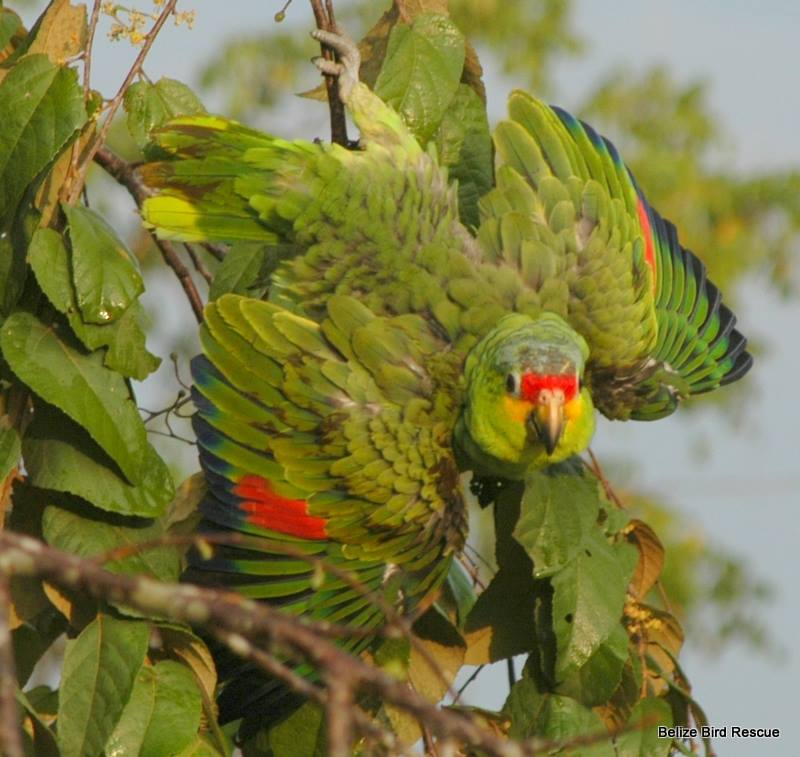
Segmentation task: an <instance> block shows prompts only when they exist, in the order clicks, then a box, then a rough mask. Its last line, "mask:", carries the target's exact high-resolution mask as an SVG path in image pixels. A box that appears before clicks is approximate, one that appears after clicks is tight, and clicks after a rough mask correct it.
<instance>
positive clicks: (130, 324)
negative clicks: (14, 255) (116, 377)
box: [28, 229, 161, 381]
mask: <svg viewBox="0 0 800 757" xmlns="http://www.w3.org/2000/svg"><path fill="white" fill-rule="evenodd" d="M69 255H70V253H69V250H68V249H67V247H66V245H65V244H64V240H63V238H62V236H61V235H60V234H58V233H57V232H55V231H53V229H38V230H37V231H36V233H35V234H34V235H33V238H32V239H31V244H30V247H29V248H28V262H29V263H30V266H31V268H32V270H33V273H34V275H35V276H36V281H37V282H38V284H39V286H40V287H41V289H42V291H43V292H44V293H45V295H47V299H48V300H50V302H51V303H52V304H53V307H55V308H56V310H58V311H59V312H60V313H63V314H64V315H66V316H67V320H68V321H69V325H70V327H71V328H72V330H73V331H74V332H75V335H76V336H77V337H78V339H80V340H81V342H82V343H83V345H84V346H85V347H86V348H87V349H90V350H96V349H98V348H100V347H108V351H107V352H106V353H105V358H104V361H103V362H104V364H105V365H106V366H107V367H108V368H110V369H111V370H113V371H117V372H118V373H121V374H122V375H123V376H129V377H131V378H135V379H137V380H139V381H143V380H144V379H145V378H147V376H148V375H149V374H150V373H152V372H153V371H154V370H156V368H158V366H159V365H160V364H161V359H160V358H158V357H156V356H155V355H151V354H150V353H149V352H148V351H147V349H146V348H145V333H144V329H143V328H142V326H141V319H142V317H143V310H142V307H141V305H140V304H139V302H138V301H136V302H133V303H131V305H130V307H128V309H127V310H126V311H125V312H124V313H123V314H122V316H121V317H120V318H118V319H117V320H115V321H113V322H112V323H107V324H104V325H97V324H93V323H85V322H84V321H83V319H82V318H81V314H80V311H79V310H78V303H77V299H76V296H75V287H74V285H73V283H72V274H71V272H70V260H69Z"/></svg>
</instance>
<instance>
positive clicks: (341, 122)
mask: <svg viewBox="0 0 800 757" xmlns="http://www.w3.org/2000/svg"><path fill="white" fill-rule="evenodd" d="M311 9H312V10H313V11H314V19H315V20H316V22H317V29H322V30H324V31H328V32H336V31H338V30H337V27H336V19H335V18H334V15H333V2H332V1H331V0H325V5H324V7H323V4H322V0H311ZM320 49H321V50H322V55H323V57H324V58H325V60H335V59H336V53H335V51H334V50H332V49H331V48H330V47H328V46H327V45H324V44H322V43H320ZM325 89H326V90H327V93H328V108H329V109H330V112H331V142H334V143H335V144H337V145H342V146H343V147H347V145H348V143H349V140H348V139H347V122H346V120H345V114H344V103H343V102H342V99H341V97H339V82H338V81H337V78H336V77H335V76H331V75H330V74H325Z"/></svg>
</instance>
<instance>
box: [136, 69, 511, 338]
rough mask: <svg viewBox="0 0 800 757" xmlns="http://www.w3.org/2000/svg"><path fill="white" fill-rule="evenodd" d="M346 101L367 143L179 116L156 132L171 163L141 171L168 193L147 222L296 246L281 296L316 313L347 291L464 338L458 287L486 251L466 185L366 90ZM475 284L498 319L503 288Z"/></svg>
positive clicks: (167, 229)
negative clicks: (464, 197) (463, 210)
mask: <svg viewBox="0 0 800 757" xmlns="http://www.w3.org/2000/svg"><path fill="white" fill-rule="evenodd" d="M347 106H348V109H349V111H350V113H351V115H352V116H353V118H354V120H355V122H356V123H357V125H358V126H359V129H360V130H361V135H362V148H363V149H360V150H347V149H345V148H343V147H341V146H339V145H330V144H316V143H310V142H303V141H295V142H290V141H287V140H284V139H280V138H278V137H274V136H271V135H268V134H264V133H263V132H258V131H255V130H252V129H249V128H247V127H245V126H242V125H241V124H237V123H235V122H233V121H230V120H228V119H224V118H219V117H213V116H191V117H185V118H178V119H175V120H173V121H171V122H170V123H168V124H167V125H166V126H164V127H163V128H161V129H158V130H156V131H155V132H154V133H153V139H154V142H155V145H156V147H157V148H158V149H160V150H161V151H162V153H163V158H164V159H163V160H160V161H157V162H153V163H148V164H146V165H144V166H143V167H142V168H141V169H140V173H141V177H142V180H143V181H144V182H145V183H146V184H147V185H148V186H149V187H151V188H152V189H153V190H155V191H156V192H157V194H156V195H155V196H153V197H150V198H149V199H148V200H146V202H145V203H144V205H143V208H142V215H143V218H144V220H145V222H146V223H148V224H149V225H150V226H152V227H154V228H156V229H157V230H158V233H159V234H160V235H161V236H164V237H167V238H176V239H180V240H185V241H196V240H217V241H226V242H230V241H237V240H256V241H259V240H260V241H263V242H265V243H275V242H281V243H288V244H289V245H292V246H293V249H294V250H295V252H296V254H295V256H294V257H293V258H292V259H290V260H284V262H283V264H282V265H281V266H279V268H278V269H277V271H276V272H275V274H274V276H273V278H272V290H271V292H270V299H271V300H272V301H275V302H281V303H282V304H287V305H288V304H291V305H293V306H294V309H301V310H302V311H303V312H305V313H308V314H310V315H312V316H313V317H314V318H315V319H319V317H320V314H321V313H322V312H323V311H324V305H325V301H326V299H327V297H328V296H329V295H330V294H332V293H334V292H335V293H338V294H353V295H354V296H355V297H357V298H358V299H359V300H361V301H363V302H365V303H366V304H367V305H368V307H370V309H372V310H373V311H374V312H376V313H381V312H383V313H385V312H391V313H404V312H416V313H427V314H430V313H433V312H434V311H436V312H437V313H438V315H439V316H441V319H442V320H443V321H444V322H445V323H446V326H445V328H446V329H447V330H448V332H449V333H451V334H453V333H460V330H461V326H460V325H459V324H457V323H456V324H455V326H454V324H453V314H452V312H446V311H448V303H449V305H450V308H449V310H450V311H452V310H454V309H455V308H456V306H455V305H454V304H453V303H452V302H451V301H449V300H448V296H447V292H446V289H445V283H446V282H447V281H450V280H458V281H460V282H462V281H464V280H467V281H469V280H470V279H471V280H472V281H473V282H474V280H475V272H474V268H473V266H472V264H471V262H470V258H471V257H472V258H475V257H476V256H477V254H478V251H477V247H476V246H475V242H474V239H473V238H472V237H471V236H470V235H469V233H468V232H467V231H466V230H465V229H464V227H463V226H462V225H461V223H460V222H459V220H458V202H457V191H456V187H455V186H454V185H453V184H451V183H450V182H449V181H448V178H447V172H446V170H444V169H442V168H441V167H440V166H439V165H438V162H437V160H436V158H435V156H434V155H433V154H432V153H428V152H426V151H424V150H423V149H422V148H421V147H420V146H419V144H418V143H417V141H416V140H415V138H414V136H413V135H412V134H411V132H409V131H408V129H406V127H405V126H404V125H403V123H402V120H401V119H400V117H399V116H398V115H397V113H396V112H395V111H393V110H392V109H391V108H389V107H388V106H387V105H386V104H385V103H383V102H382V101H381V100H380V99H379V98H378V97H377V96H376V95H374V94H373V93H372V92H371V91H370V90H369V89H368V88H367V87H366V86H365V85H363V84H358V85H356V86H355V87H354V88H353V90H352V91H351V92H350V93H349V96H348V101H347ZM462 288H463V287H462ZM472 288H473V290H476V291H475V292H473V293H472V294H471V297H470V299H471V302H470V307H471V308H473V310H474V314H475V317H477V316H478V315H482V316H485V314H486V307H485V305H484V303H483V302H482V301H481V300H483V301H486V302H488V301H490V300H493V299H495V297H494V295H493V294H492V290H491V288H490V287H488V286H484V287H483V289H482V290H481V287H480V286H478V285H477V284H474V283H473V287H472ZM461 312H462V309H461V308H459V310H458V314H459V315H460V314H461ZM502 312H504V310H503V309H502V308H498V309H497V311H496V315H497V316H498V317H499V315H500V314H502ZM456 320H458V319H456ZM470 328H471V325H470ZM467 330H468V329H467Z"/></svg>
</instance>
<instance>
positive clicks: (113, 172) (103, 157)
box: [94, 146, 203, 323]
mask: <svg viewBox="0 0 800 757" xmlns="http://www.w3.org/2000/svg"><path fill="white" fill-rule="evenodd" d="M94 160H95V162H96V163H97V164H98V165H99V166H101V167H102V168H103V170H105V172H106V173H107V174H108V175H109V176H111V177H112V178H113V179H115V180H116V181H117V182H118V183H119V184H121V185H122V186H123V187H125V188H126V189H127V190H128V192H130V194H131V197H133V199H134V202H135V203H136V205H137V207H141V205H142V203H143V202H144V201H145V200H146V199H147V198H148V197H149V196H150V194H151V192H150V190H149V188H148V187H147V185H146V184H145V183H144V182H143V181H142V179H141V177H140V176H139V174H137V173H136V170H135V168H134V167H133V166H132V165H131V164H130V163H128V162H127V161H126V160H123V159H122V158H120V157H119V156H118V155H116V154H114V153H113V152H112V151H111V150H109V149H108V148H107V147H105V146H100V147H98V148H97V151H96V153H95V155H94ZM150 236H151V237H152V239H153V242H155V245H156V247H158V249H159V251H160V252H161V257H162V258H163V259H164V262H165V263H166V264H167V265H168V266H169V267H170V268H171V269H172V270H173V271H174V272H175V275H176V276H177V277H178V281H179V282H180V285H181V287H183V291H184V292H185V294H186V298H187V299H188V300H189V305H190V306H191V308H192V312H193V313H194V316H195V318H196V319H197V322H198V323H202V322H203V300H202V298H201V297H200V293H199V292H198V291H197V287H196V286H195V283H194V280H193V279H192V274H191V272H190V271H189V269H188V268H187V267H186V266H185V265H184V264H183V262H182V261H181V259H180V256H179V255H178V251H177V250H176V249H175V246H174V245H173V244H172V242H168V241H167V240H166V239H159V238H158V237H157V236H156V234H155V233H154V232H153V231H151V232H150Z"/></svg>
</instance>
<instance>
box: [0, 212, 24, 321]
mask: <svg viewBox="0 0 800 757" xmlns="http://www.w3.org/2000/svg"><path fill="white" fill-rule="evenodd" d="M26 278H27V269H26V267H25V246H24V244H22V243H21V240H19V239H17V238H16V237H15V235H14V234H13V233H8V232H4V231H3V229H2V228H1V227H0V317H2V318H4V317H5V316H6V315H8V314H9V313H10V312H11V310H12V309H13V307H14V305H16V304H17V300H19V297H20V295H21V294H22V290H23V289H24V288H25V280H26Z"/></svg>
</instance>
